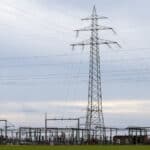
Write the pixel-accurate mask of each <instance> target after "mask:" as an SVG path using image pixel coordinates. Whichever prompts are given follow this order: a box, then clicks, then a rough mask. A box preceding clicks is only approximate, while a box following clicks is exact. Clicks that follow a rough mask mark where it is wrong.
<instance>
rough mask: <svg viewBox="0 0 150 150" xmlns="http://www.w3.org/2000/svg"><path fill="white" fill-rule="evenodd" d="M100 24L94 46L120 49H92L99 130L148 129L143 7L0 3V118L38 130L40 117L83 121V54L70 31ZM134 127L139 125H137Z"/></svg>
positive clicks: (45, 0)
mask: <svg viewBox="0 0 150 150" xmlns="http://www.w3.org/2000/svg"><path fill="white" fill-rule="evenodd" d="M94 5H96V8H97V13H98V14H99V15H102V16H107V17H108V19H107V20H100V21H99V24H101V25H107V26H111V27H113V28H114V29H115V31H116V32H117V35H114V34H113V33H111V32H109V31H105V32H104V31H102V32H100V33H99V35H100V37H101V38H104V39H110V40H115V41H118V42H119V43H120V44H121V46H122V48H118V47H115V46H114V47H112V48H111V49H109V48H108V47H106V46H100V57H101V72H102V92H103V111H104V118H105V125H106V126H115V127H127V126H133V125H136V126H137V125H139V126H149V124H150V120H149V119H148V116H149V115H150V110H149V106H150V92H149V89H150V77H149V73H150V43H149V40H150V20H149V18H150V12H149V11H150V10H149V6H150V1H149V0H143V1H141V0H132V1H131V0H126V1H123V0H82V1H81V0H55V1H52V0H1V1H0V102H1V104H0V118H1V119H8V121H9V122H11V123H13V124H15V125H17V126H25V125H26V126H43V125H44V114H45V112H47V113H48V117H52V118H53V117H71V116H72V114H73V115H74V117H81V118H84V117H85V114H86V107H87V95H88V93H87V91H88V61H89V47H86V48H85V49H84V50H82V48H76V49H75V50H72V48H71V47H70V44H71V43H73V42H76V41H82V40H84V39H87V37H88V36H89V35H90V34H89V33H81V34H80V36H79V38H78V39H76V37H75V33H74V31H73V30H75V29H79V28H82V27H84V26H88V25H89V24H90V22H85V21H84V22H83V21H81V18H84V17H87V16H89V15H91V12H92V7H93V6H94ZM139 120H140V121H139Z"/></svg>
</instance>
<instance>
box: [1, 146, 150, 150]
mask: <svg viewBox="0 0 150 150" xmlns="http://www.w3.org/2000/svg"><path fill="white" fill-rule="evenodd" d="M0 150H150V146H0Z"/></svg>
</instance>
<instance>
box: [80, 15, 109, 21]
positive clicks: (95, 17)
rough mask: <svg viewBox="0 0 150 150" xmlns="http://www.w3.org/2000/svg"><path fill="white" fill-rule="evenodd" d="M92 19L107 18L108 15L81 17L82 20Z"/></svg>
mask: <svg viewBox="0 0 150 150" xmlns="http://www.w3.org/2000/svg"><path fill="white" fill-rule="evenodd" d="M94 19H97V20H98V19H108V17H105V16H94V17H93V16H90V17H86V18H83V19H81V20H82V21H84V20H94Z"/></svg>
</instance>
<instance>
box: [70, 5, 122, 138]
mask: <svg viewBox="0 0 150 150" xmlns="http://www.w3.org/2000/svg"><path fill="white" fill-rule="evenodd" d="M99 19H107V17H104V16H98V15H97V12H96V7H95V6H94V7H93V11H92V15H91V16H89V17H87V18H84V19H82V20H84V21H91V25H90V26H88V27H85V28H82V29H78V30H75V31H76V32H77V35H78V34H79V32H80V31H89V32H91V36H90V38H89V39H88V40H85V41H82V42H78V43H74V44H71V45H72V47H73V48H74V47H75V46H82V47H83V48H84V46H89V47H90V58H89V59H90V60H89V83H88V106H87V113H86V122H85V129H86V130H87V132H86V137H87V138H88V139H91V138H93V136H92V135H93V131H96V132H97V133H96V134H94V135H97V137H94V138H99V139H101V140H103V139H104V138H105V124H104V116H103V106H102V88H101V69H100V67H101V66H100V48H99V46H100V45H103V44H104V45H107V46H108V47H109V48H110V47H111V45H112V44H116V45H118V46H120V45H119V44H118V42H116V41H110V40H105V39H101V38H99V31H101V30H111V31H113V33H115V31H114V30H113V28H111V27H107V26H101V25H99V24H98V20H99Z"/></svg>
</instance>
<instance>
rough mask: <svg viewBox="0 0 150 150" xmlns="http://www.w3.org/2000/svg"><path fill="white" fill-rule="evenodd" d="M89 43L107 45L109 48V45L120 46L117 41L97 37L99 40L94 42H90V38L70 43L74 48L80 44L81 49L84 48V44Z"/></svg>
mask: <svg viewBox="0 0 150 150" xmlns="http://www.w3.org/2000/svg"><path fill="white" fill-rule="evenodd" d="M91 44H96V45H107V46H108V47H109V48H111V45H117V46H118V47H120V48H121V45H120V44H119V43H118V42H116V41H111V40H105V39H99V41H98V42H96V43H93V42H91V40H87V41H82V42H78V43H73V44H71V46H72V49H73V50H74V48H75V47H76V46H81V47H82V49H84V47H85V46H88V45H91Z"/></svg>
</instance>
